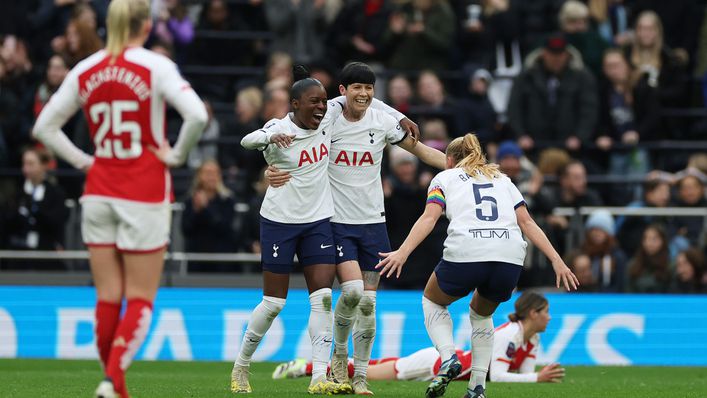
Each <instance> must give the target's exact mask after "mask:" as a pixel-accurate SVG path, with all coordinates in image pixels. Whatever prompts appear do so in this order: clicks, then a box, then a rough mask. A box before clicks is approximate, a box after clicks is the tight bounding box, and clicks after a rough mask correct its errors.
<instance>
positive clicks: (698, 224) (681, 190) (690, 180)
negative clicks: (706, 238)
mask: <svg viewBox="0 0 707 398" xmlns="http://www.w3.org/2000/svg"><path fill="white" fill-rule="evenodd" d="M677 193H678V195H677V199H676V200H675V202H674V206H677V207H687V208H693V209H705V208H707V199H705V176H704V175H703V174H701V173H700V172H698V171H694V170H692V169H688V170H687V171H685V172H683V173H682V176H681V178H680V180H678V183H677ZM703 227H704V217H703V216H690V217H675V218H674V221H673V225H672V229H671V232H672V233H673V235H676V238H679V237H682V238H684V239H687V241H688V242H689V243H690V245H692V246H697V245H699V244H700V243H701V237H702V234H704V233H705V231H704V230H703Z"/></svg>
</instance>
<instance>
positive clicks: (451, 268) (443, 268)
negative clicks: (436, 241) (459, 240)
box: [435, 260, 523, 303]
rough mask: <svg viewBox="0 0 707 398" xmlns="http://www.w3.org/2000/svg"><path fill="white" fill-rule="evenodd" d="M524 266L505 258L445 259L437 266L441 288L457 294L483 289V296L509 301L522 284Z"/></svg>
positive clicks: (481, 292) (494, 300)
mask: <svg viewBox="0 0 707 398" xmlns="http://www.w3.org/2000/svg"><path fill="white" fill-rule="evenodd" d="M522 268H523V267H522V266H520V265H516V264H510V263H504V262H501V261H479V262H473V263H453V262H451V261H446V260H441V261H440V262H439V264H437V267H435V275H436V276H437V282H438V284H439V288H440V289H442V291H443V292H445V293H447V294H448V295H450V296H454V297H464V296H466V295H468V294H469V293H471V292H473V291H474V289H477V290H478V291H479V294H480V295H481V297H483V298H485V299H488V300H491V301H493V302H496V303H502V302H504V301H508V299H510V298H511V293H513V289H515V287H516V285H517V284H518V278H520V272H521V270H522Z"/></svg>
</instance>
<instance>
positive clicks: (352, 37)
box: [327, 0, 393, 65]
mask: <svg viewBox="0 0 707 398" xmlns="http://www.w3.org/2000/svg"><path fill="white" fill-rule="evenodd" d="M392 11H393V5H392V4H391V2H390V0H351V1H347V2H346V3H345V4H344V7H343V8H342V9H341V10H340V11H339V14H338V16H337V17H336V19H335V20H334V23H333V24H332V26H334V28H333V29H330V31H329V37H328V39H327V42H328V43H327V44H328V47H329V49H328V53H329V54H335V58H336V60H337V63H338V64H342V65H343V64H345V63H346V62H349V61H352V60H356V61H361V62H371V61H378V62H382V61H383V60H384V59H385V58H386V57H387V55H388V54H387V52H386V48H385V47H384V45H383V35H384V34H385V32H386V30H388V19H389V18H390V14H391V12H392Z"/></svg>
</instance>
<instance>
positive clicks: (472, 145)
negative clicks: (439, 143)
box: [447, 133, 501, 178]
mask: <svg viewBox="0 0 707 398" xmlns="http://www.w3.org/2000/svg"><path fill="white" fill-rule="evenodd" d="M447 156H448V157H451V158H452V160H454V163H455V164H456V167H460V168H462V169H464V172H466V174H469V175H470V176H474V175H476V174H477V173H478V174H482V175H484V176H486V177H488V178H496V177H500V176H501V171H500V170H499V169H498V165H497V164H495V163H488V162H487V161H486V156H485V155H484V153H483V151H482V150H481V144H480V143H479V139H478V138H476V135H475V134H472V133H467V134H466V135H464V136H463V137H457V138H455V139H454V140H452V142H450V143H449V145H448V146H447Z"/></svg>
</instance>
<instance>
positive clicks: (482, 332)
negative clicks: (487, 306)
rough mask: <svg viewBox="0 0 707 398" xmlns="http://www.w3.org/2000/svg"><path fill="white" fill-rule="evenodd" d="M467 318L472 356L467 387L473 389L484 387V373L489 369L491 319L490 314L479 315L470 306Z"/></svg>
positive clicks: (491, 347)
mask: <svg viewBox="0 0 707 398" xmlns="http://www.w3.org/2000/svg"><path fill="white" fill-rule="evenodd" d="M469 320H471V357H472V358H474V360H473V362H472V364H471V378H470V379H469V388H471V389H473V388H475V387H476V386H478V385H482V386H484V388H486V374H487V373H488V371H489V365H490V364H491V354H492V352H493V335H494V330H493V319H492V318H491V317H490V316H481V315H479V314H477V313H476V312H475V311H474V310H473V309H471V308H470V309H469Z"/></svg>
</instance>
